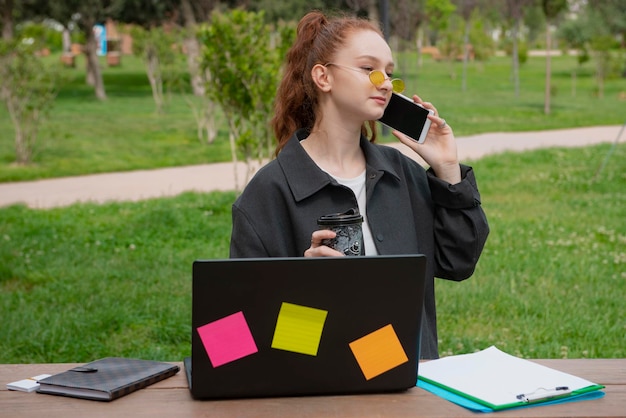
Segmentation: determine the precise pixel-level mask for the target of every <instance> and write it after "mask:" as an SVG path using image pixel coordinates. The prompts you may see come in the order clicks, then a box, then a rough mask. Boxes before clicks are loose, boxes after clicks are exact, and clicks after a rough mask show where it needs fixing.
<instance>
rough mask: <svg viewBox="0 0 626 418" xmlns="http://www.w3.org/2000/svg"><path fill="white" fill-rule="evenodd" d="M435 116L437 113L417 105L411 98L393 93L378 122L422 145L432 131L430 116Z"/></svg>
mask: <svg viewBox="0 0 626 418" xmlns="http://www.w3.org/2000/svg"><path fill="white" fill-rule="evenodd" d="M434 114H435V112H433V111H432V110H429V109H426V108H424V107H423V106H421V105H419V104H417V103H415V102H414V101H413V100H411V99H410V98H408V97H406V96H403V95H401V94H398V93H392V94H391V99H390V100H389V104H388V105H387V108H386V109H385V113H384V114H383V116H382V117H381V118H380V119H378V121H379V122H381V123H383V124H384V125H386V126H388V127H390V128H391V129H395V130H398V131H400V132H402V133H403V134H405V135H406V136H408V137H409V138H411V139H412V140H414V141H415V142H417V143H418V144H421V143H423V142H424V140H425V139H426V134H427V133H428V130H429V129H430V119H428V115H434Z"/></svg>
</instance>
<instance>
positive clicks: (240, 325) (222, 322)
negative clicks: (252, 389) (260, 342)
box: [198, 311, 259, 367]
mask: <svg viewBox="0 0 626 418" xmlns="http://www.w3.org/2000/svg"><path fill="white" fill-rule="evenodd" d="M198 334H199V335H200V339H201V340H202V345H204V349H205V350H206V352H207V354H208V356H209V360H211V364H212V365H213V367H219V366H221V365H223V364H226V363H230V362H232V361H235V360H239V359H240V358H242V357H246V356H249V355H250V354H254V353H256V352H258V351H259V350H258V349H257V346H256V343H255V342H254V338H253V337H252V333H251V332H250V328H249V327H248V323H247V322H246V318H245V317H244V316H243V312H241V311H240V312H237V313H234V314H232V315H228V316H225V317H224V318H221V319H218V320H217V321H213V322H209V323H208V324H206V325H203V326H201V327H198Z"/></svg>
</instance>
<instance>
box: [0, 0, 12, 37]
mask: <svg viewBox="0 0 626 418" xmlns="http://www.w3.org/2000/svg"><path fill="white" fill-rule="evenodd" d="M0 19H1V20H0V22H1V26H2V39H3V40H5V41H9V40H11V39H12V38H13V0H0Z"/></svg>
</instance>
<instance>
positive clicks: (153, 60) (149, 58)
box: [146, 49, 164, 113]
mask: <svg viewBox="0 0 626 418" xmlns="http://www.w3.org/2000/svg"><path fill="white" fill-rule="evenodd" d="M146 64H147V68H148V80H150V87H152V98H153V99H154V104H155V105H156V111H157V113H161V111H162V110H163V103H164V99H163V78H162V77H161V63H160V61H159V57H158V55H157V53H156V51H155V50H152V49H150V50H149V51H148V52H147V55H146Z"/></svg>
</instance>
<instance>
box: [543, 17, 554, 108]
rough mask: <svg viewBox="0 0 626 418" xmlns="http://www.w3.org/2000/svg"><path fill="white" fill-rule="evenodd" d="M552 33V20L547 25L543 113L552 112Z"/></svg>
mask: <svg viewBox="0 0 626 418" xmlns="http://www.w3.org/2000/svg"><path fill="white" fill-rule="evenodd" d="M551 48H552V35H551V34H550V22H548V24H547V25H546V90H545V96H544V104H543V113H545V114H546V115H549V114H550V95H551V92H552V88H551V86H550V84H551V72H552V57H551V56H552V52H551Z"/></svg>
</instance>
